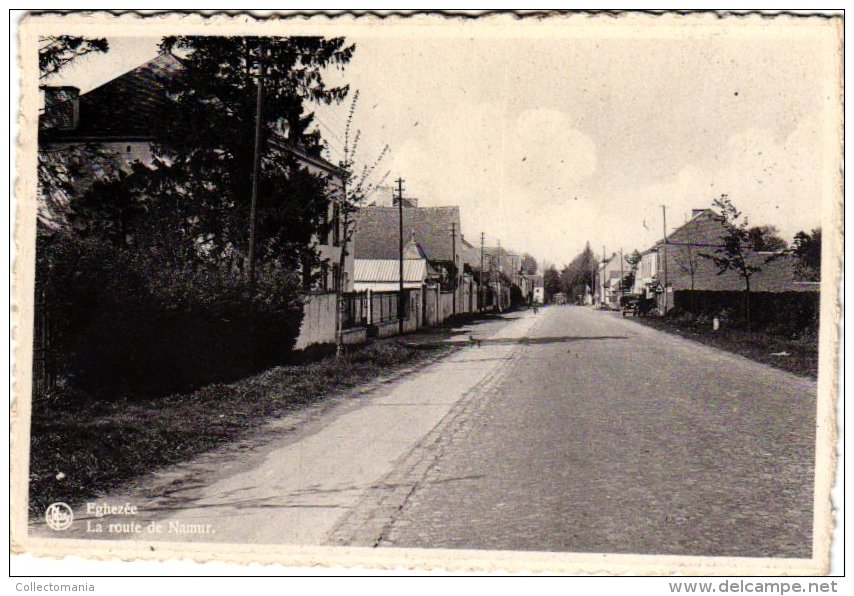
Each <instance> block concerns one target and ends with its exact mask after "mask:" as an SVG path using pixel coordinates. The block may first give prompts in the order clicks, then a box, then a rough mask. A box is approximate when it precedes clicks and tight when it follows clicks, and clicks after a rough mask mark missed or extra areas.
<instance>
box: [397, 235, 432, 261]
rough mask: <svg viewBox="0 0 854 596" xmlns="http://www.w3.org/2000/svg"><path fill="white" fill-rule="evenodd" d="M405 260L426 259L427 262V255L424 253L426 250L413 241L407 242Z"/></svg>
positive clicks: (404, 248)
mask: <svg viewBox="0 0 854 596" xmlns="http://www.w3.org/2000/svg"><path fill="white" fill-rule="evenodd" d="M403 258H404V259H424V260H425V261H426V260H427V253H426V252H424V248H423V247H422V246H421V244H420V243H418V242H416V241H415V240H414V239H413V240H410V241H409V242H407V243H406V246H404V247H403Z"/></svg>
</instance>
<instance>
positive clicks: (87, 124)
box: [40, 53, 343, 175]
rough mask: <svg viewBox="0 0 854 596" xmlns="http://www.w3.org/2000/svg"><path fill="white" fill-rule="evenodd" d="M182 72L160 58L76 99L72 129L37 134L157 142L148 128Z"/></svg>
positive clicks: (324, 165)
mask: <svg viewBox="0 0 854 596" xmlns="http://www.w3.org/2000/svg"><path fill="white" fill-rule="evenodd" d="M183 73H184V65H183V64H182V63H181V61H180V60H179V59H178V58H177V57H175V56H174V55H172V54H168V53H162V54H160V55H158V56H157V57H156V58H154V59H153V60H149V61H148V62H146V63H145V64H142V65H140V66H137V67H136V68H134V69H133V70H130V71H128V72H126V73H124V74H122V75H119V76H118V77H116V78H115V79H112V80H110V81H107V82H106V83H104V84H103V85H101V86H100V87H96V88H95V89H92V90H91V91H88V92H86V93H83V94H82V95H80V99H79V102H80V111H79V122H78V124H77V127H76V128H74V129H70V130H61V129H48V130H40V134H42V136H43V137H45V138H44V139H43V140H48V141H66V142H67V141H104V142H109V141H115V142H121V141H155V140H156V138H155V134H154V132H153V130H152V126H151V123H152V122H154V121H155V119H156V118H160V117H162V113H163V108H164V106H166V105H167V104H168V103H169V102H171V101H172V99H170V97H169V93H168V90H167V88H168V85H169V83H171V82H172V81H173V80H178V81H180V80H181V79H182V78H183V77H184V74H183ZM59 89H63V90H67V89H74V88H73V87H62V88H59ZM65 95H66V96H67V95H68V94H67V93H65ZM40 128H41V127H40ZM279 145H280V147H281V148H283V149H284V150H286V151H289V152H290V153H292V154H293V155H294V156H295V157H296V158H297V159H299V160H301V161H302V162H304V163H310V164H313V165H315V166H317V167H319V168H321V169H324V170H326V171H327V172H330V173H333V174H337V175H341V174H342V173H343V170H342V169H341V168H340V167H338V166H336V165H335V164H332V163H330V162H329V161H328V160H326V159H324V158H323V157H321V156H319V155H317V156H315V155H311V154H309V153H308V152H307V151H305V150H304V149H302V148H300V147H297V146H296V145H294V144H293V143H286V142H283V143H279Z"/></svg>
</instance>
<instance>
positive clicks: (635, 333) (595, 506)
mask: <svg viewBox="0 0 854 596" xmlns="http://www.w3.org/2000/svg"><path fill="white" fill-rule="evenodd" d="M539 316H540V317H541V318H540V320H539V321H538V322H537V324H536V325H535V326H534V327H533V328H532V329H531V331H530V332H529V333H527V334H526V336H528V337H530V339H529V340H527V341H526V340H523V341H522V342H521V343H520V344H518V347H517V349H516V350H514V352H513V353H512V354H511V359H510V360H508V362H507V364H506V367H507V369H508V370H507V371H506V374H505V376H504V377H503V381H502V382H501V383H500V384H499V385H498V386H496V387H493V388H492V390H491V391H490V392H489V394H488V395H483V396H481V397H480V398H479V399H480V400H481V401H482V402H483V403H482V404H480V405H479V406H478V407H477V408H476V410H474V412H475V416H474V418H473V419H471V420H466V421H465V422H464V423H461V424H460V425H459V426H458V427H457V428H455V429H453V430H452V431H451V434H450V435H449V436H448V437H446V444H445V446H444V448H443V449H442V452H441V455H439V456H438V457H437V459H436V460H435V461H434V463H433V464H432V466H431V467H430V469H429V471H428V473H427V474H426V475H425V477H424V478H423V479H422V480H421V481H419V482H418V484H417V487H416V489H415V490H414V491H413V492H412V494H411V495H410V496H409V498H408V499H407V501H406V503H405V506H404V507H403V509H402V511H401V512H400V513H399V514H398V515H397V516H396V518H395V520H394V523H393V524H392V525H391V526H390V527H389V528H388V529H387V530H386V532H385V534H384V535H383V537H382V540H381V542H380V544H382V545H394V546H412V547H447V548H488V549H514V550H527V549H532V550H552V551H574V552H607V553H646V554H662V553H666V554H685V555H728V556H796V557H809V556H810V552H811V527H812V484H813V463H812V462H813V459H814V443H815V433H814V426H815V411H816V387H815V384H814V383H812V382H810V381H807V380H803V379H800V378H797V377H794V376H792V375H790V374H788V373H785V372H781V371H779V370H774V369H771V368H769V367H766V366H763V365H760V364H756V363H753V362H750V361H748V360H746V359H743V358H740V357H737V356H733V355H730V354H725V353H723V352H719V351H716V350H713V349H710V348H707V347H705V346H702V345H699V344H695V343H691V342H688V341H686V340H683V339H680V338H676V337H673V336H669V335H665V334H662V333H660V332H658V331H655V330H652V329H649V328H646V327H642V326H640V325H638V324H636V323H634V322H633V321H631V320H628V321H626V320H623V319H621V318H620V317H619V316H618V315H616V314H612V313H604V312H596V311H592V310H589V309H585V308H579V307H552V308H548V309H544V310H542V311H541V312H540V315H539ZM472 353H476V348H475V349H473V350H472Z"/></svg>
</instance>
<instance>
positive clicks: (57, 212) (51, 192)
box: [37, 35, 110, 235]
mask: <svg viewBox="0 0 854 596" xmlns="http://www.w3.org/2000/svg"><path fill="white" fill-rule="evenodd" d="M109 49H110V45H109V43H108V42H107V40H106V39H104V38H88V37H80V36H73V35H51V36H46V37H41V38H39V80H40V81H41V82H42V83H49V82H50V79H51V78H52V77H53V76H54V75H56V74H58V73H59V72H60V71H61V70H62V69H63V68H65V67H66V66H68V65H69V64H71V63H72V62H73V61H74V60H76V59H78V58H80V57H82V56H85V55H86V54H92V53H104V52H107V51H108V50H109ZM52 116H53V115H52V114H50V113H49V110H46V111H45V113H44V114H43V115H42V117H41V122H40V123H39V126H41V127H45V128H49V127H50V126H51V125H52V124H54V123H53V122H52ZM37 153H38V165H37V181H38V191H39V192H38V195H39V196H38V207H39V208H38V224H39V226H38V231H39V234H40V235H43V234H45V233H49V232H51V231H53V230H55V229H56V228H58V227H60V226H61V225H63V224H64V223H65V216H66V215H67V213H68V208H69V204H70V203H71V201H72V200H73V199H74V198H75V197H76V187H77V185H76V182H77V181H79V180H80V179H81V178H84V177H85V176H86V175H87V174H89V173H90V172H91V166H92V164H93V163H109V161H110V156H109V152H108V151H106V150H105V149H104V148H103V147H101V146H98V145H94V144H77V145H71V146H63V147H58V148H55V147H47V146H45V145H43V144H40V145H39V148H38V152H37Z"/></svg>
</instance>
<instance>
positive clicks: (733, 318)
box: [668, 290, 820, 336]
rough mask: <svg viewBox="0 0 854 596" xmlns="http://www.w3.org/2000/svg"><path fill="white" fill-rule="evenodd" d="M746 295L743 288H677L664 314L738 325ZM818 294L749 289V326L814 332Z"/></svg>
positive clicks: (784, 332)
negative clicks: (715, 318)
mask: <svg viewBox="0 0 854 596" xmlns="http://www.w3.org/2000/svg"><path fill="white" fill-rule="evenodd" d="M746 296H747V294H746V292H732V291H728V292H715V291H705V290H693V291H692V290H677V291H676V292H674V296H673V304H674V309H673V310H672V311H671V312H670V313H668V314H670V315H671V316H679V314H680V313H691V314H692V315H694V316H698V317H714V316H717V317H719V318H721V319H722V320H723V322H724V323H729V324H732V325H736V326H741V325H744V323H745V320H746V305H747V301H746ZM819 296H820V295H819V293H818V292H751V293H750V322H751V329H752V330H753V331H765V332H768V333H774V334H780V335H789V336H791V335H803V334H810V333H815V332H817V331H818V322H819Z"/></svg>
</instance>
